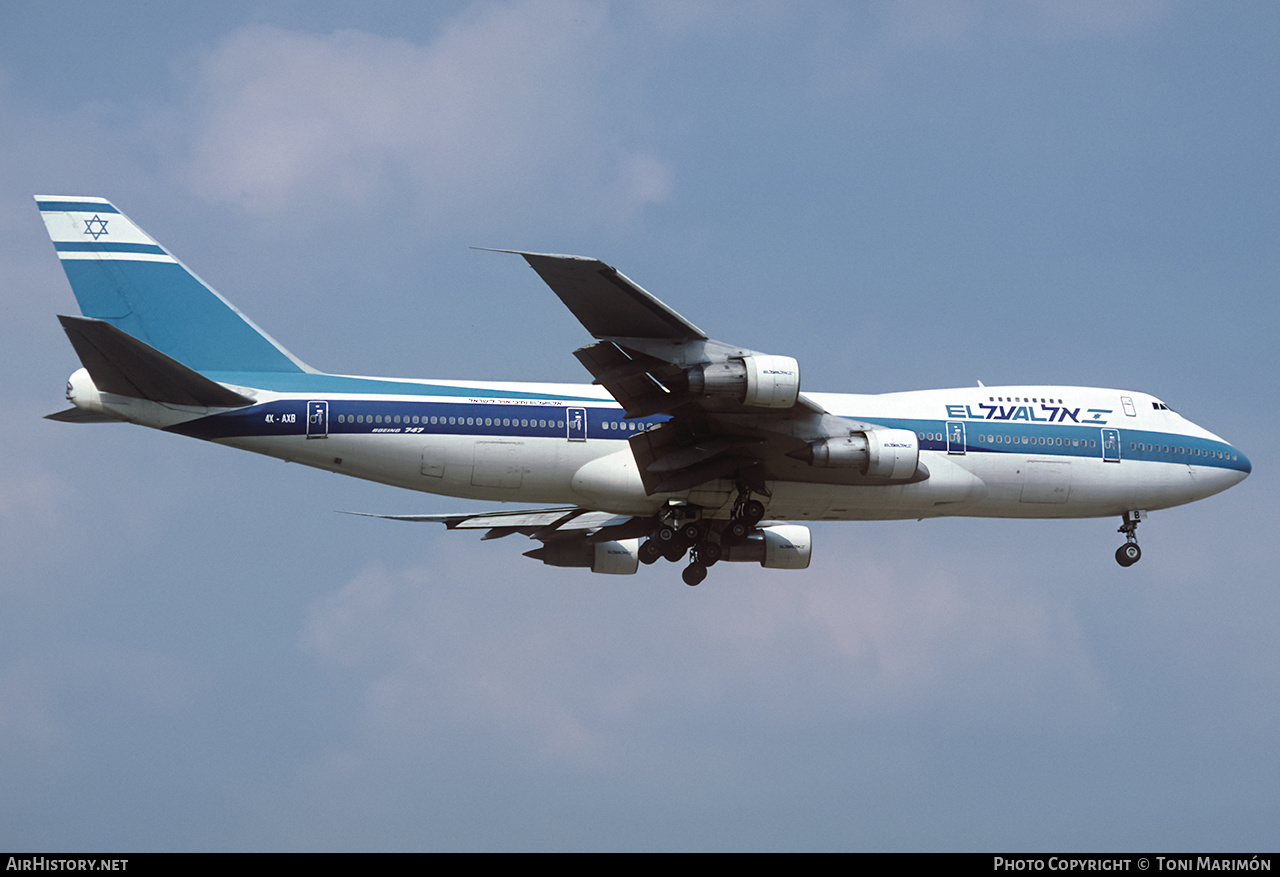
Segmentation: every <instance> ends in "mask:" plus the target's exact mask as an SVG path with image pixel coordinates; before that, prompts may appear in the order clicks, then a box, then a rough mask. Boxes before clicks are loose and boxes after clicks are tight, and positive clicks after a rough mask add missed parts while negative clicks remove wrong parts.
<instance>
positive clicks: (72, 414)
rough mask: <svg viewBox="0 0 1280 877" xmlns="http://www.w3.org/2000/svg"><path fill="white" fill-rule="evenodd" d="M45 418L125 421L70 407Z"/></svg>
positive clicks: (67, 420)
mask: <svg viewBox="0 0 1280 877" xmlns="http://www.w3.org/2000/svg"><path fill="white" fill-rule="evenodd" d="M44 419H45V420H57V421H59V422H61V423H124V422H125V421H123V420H121V419H120V418H119V417H112V416H111V415H110V414H100V413H99V412H97V411H85V410H84V409H83V408H68V409H66V410H65V411H58V412H56V413H54V414H46V415H45V416H44Z"/></svg>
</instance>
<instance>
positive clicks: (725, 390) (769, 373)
mask: <svg viewBox="0 0 1280 877" xmlns="http://www.w3.org/2000/svg"><path fill="white" fill-rule="evenodd" d="M687 377H688V379H689V390H690V392H692V393H695V394H697V395H701V396H733V397H736V398H737V399H738V400H739V401H740V402H742V404H744V405H751V406H753V407H756V408H790V407H791V406H792V405H794V404H796V399H797V398H798V397H799V395H800V364H799V363H798V362H796V361H795V360H794V359H792V358H791V357H790V356H773V355H770V354H764V353H757V354H752V355H751V356H744V357H741V358H739V359H729V360H725V361H724V362H709V363H705V364H703V365H700V366H697V367H695V368H692V369H690V370H689V371H688V373H687Z"/></svg>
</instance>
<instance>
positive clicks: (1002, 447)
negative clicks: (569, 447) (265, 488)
mask: <svg viewBox="0 0 1280 877" xmlns="http://www.w3.org/2000/svg"><path fill="white" fill-rule="evenodd" d="M241 377H243V376H241ZM300 377H307V378H317V379H319V378H331V377H332V376H330V375H303V376H300ZM346 380H348V381H351V382H360V383H361V384H362V386H363V387H364V388H365V389H366V390H367V389H368V388H369V385H368V384H367V383H364V381H365V379H362V378H347V379H346ZM386 383H390V382H386ZM392 386H393V387H394V388H395V389H396V391H397V392H398V393H399V394H403V395H407V394H409V393H412V392H414V391H415V390H416V391H417V392H421V393H424V394H425V393H427V392H430V393H432V394H433V395H445V393H443V392H442V391H443V390H450V391H453V392H455V393H457V394H465V395H468V396H473V397H474V396H487V397H489V398H499V397H500V395H499V394H497V393H494V392H492V391H489V390H482V389H478V388H475V387H450V388H441V387H430V386H429V385H428V386H423V385H419V386H417V387H415V385H413V384H408V385H401V384H392ZM504 395H505V397H506V398H510V399H512V402H513V404H508V405H503V404H494V403H477V402H452V401H430V402H428V401H415V400H380V399H369V398H363V399H362V398H347V399H329V400H304V399H289V400H280V401H276V402H269V403H265V404H262V405H254V406H252V407H249V408H241V409H238V410H236V411H230V412H226V413H224V414H216V415H212V416H210V417H202V418H199V419H197V420H192V421H188V422H186V423H182V424H178V425H176V426H172V427H169V429H170V431H172V432H178V433H182V434H184V435H189V436H194V437H196V438H202V439H212V440H217V439H227V438H242V437H261V436H290V435H293V436H298V435H305V434H307V432H308V428H307V412H308V405H309V404H314V403H315V402H321V401H323V402H324V404H325V406H326V412H327V419H326V422H325V423H324V424H323V425H322V426H321V427H320V428H319V431H320V432H322V433H323V434H326V435H374V434H377V435H397V434H399V435H418V436H422V437H429V436H436V435H441V436H452V435H469V436H477V437H485V438H511V439H522V438H537V437H543V438H560V439H567V438H568V419H569V416H570V415H571V413H572V412H578V411H581V412H583V413H584V415H585V421H586V428H585V433H583V434H584V435H585V437H586V438H590V439H592V440H600V439H614V440H619V441H621V440H625V439H627V438H629V437H630V436H632V435H634V434H635V433H636V432H638V431H642V430H644V429H647V428H651V427H653V426H656V425H657V424H660V423H662V422H664V421H665V420H667V419H668V418H667V417H666V416H665V415H656V416H652V417H644V418H636V419H634V420H626V419H624V417H623V414H622V411H621V410H620V409H618V408H614V407H601V400H599V399H590V400H586V399H583V400H573V399H572V398H571V397H557V396H547V395H544V394H535V393H529V394H523V396H521V395H519V394H515V393H511V394H504ZM566 399H568V400H569V401H567V402H566V401H565V400H566ZM522 401H524V402H526V404H520V403H521V402H522ZM537 401H541V402H544V403H546V404H543V405H539V404H528V403H530V402H537ZM574 401H577V402H580V403H582V404H580V405H574V404H573V402H574ZM874 422H875V423H877V424H879V425H881V426H885V427H889V428H892V429H909V430H911V431H913V432H915V433H916V435H917V441H918V443H919V446H920V450H921V451H934V452H941V453H946V452H948V451H949V450H957V448H956V447H954V446H951V447H949V446H948V442H947V423H948V421H945V420H918V419H910V420H908V419H899V418H874ZM952 422H954V421H952ZM973 426H975V424H967V427H970V428H967V429H966V435H965V444H964V453H966V454H1021V455H1024V456H1025V455H1035V456H1037V457H1044V456H1059V457H1064V458H1079V459H1089V460H1101V459H1103V458H1104V456H1106V455H1105V454H1104V448H1103V438H1102V430H1104V429H1105V430H1115V431H1116V432H1118V433H1119V439H1120V448H1119V457H1120V459H1121V460H1143V461H1150V462H1159V463H1178V464H1183V465H1193V466H1209V467H1215V468H1223V469H1236V470H1240V471H1245V472H1247V471H1250V469H1251V464H1250V463H1249V460H1248V459H1247V458H1246V457H1244V455H1242V454H1240V453H1239V452H1238V451H1236V450H1235V448H1233V447H1231V446H1230V445H1228V444H1226V443H1225V442H1220V441H1213V440H1209V439H1202V438H1196V437H1192V436H1186V435H1181V434H1178V433H1158V432H1151V431H1144V430H1131V429H1120V428H1118V427H1106V426H1102V427H1098V426H1075V425H1072V426H1062V425H1055V426H1038V425H1037V426H1032V425H1023V424H1001V425H1000V427H999V429H998V430H997V431H991V432H988V431H986V430H983V431H979V430H977V429H973V428H971V427H973ZM311 431H312V432H315V431H317V430H316V429H314V428H313V429H312V430H311ZM575 435H576V434H575ZM1112 453H1114V449H1112Z"/></svg>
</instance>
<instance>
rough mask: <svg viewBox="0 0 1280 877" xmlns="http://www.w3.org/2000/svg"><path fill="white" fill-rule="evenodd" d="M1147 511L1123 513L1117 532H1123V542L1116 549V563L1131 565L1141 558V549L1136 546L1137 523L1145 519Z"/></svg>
mask: <svg viewBox="0 0 1280 877" xmlns="http://www.w3.org/2000/svg"><path fill="white" fill-rule="evenodd" d="M1146 518H1147V513H1146V512H1144V511H1132V512H1125V513H1124V523H1123V524H1121V525H1120V529H1119V530H1117V531H1116V532H1117V533H1123V534H1124V538H1125V543H1124V544H1123V545H1121V546H1120V547H1119V548H1117V549H1116V563H1118V564H1120V565H1121V566H1133V565H1134V564H1135V563H1137V562H1138V561H1139V560H1141V559H1142V549H1141V548H1139V547H1138V524H1140V523H1142V522H1143V521H1145V520H1146Z"/></svg>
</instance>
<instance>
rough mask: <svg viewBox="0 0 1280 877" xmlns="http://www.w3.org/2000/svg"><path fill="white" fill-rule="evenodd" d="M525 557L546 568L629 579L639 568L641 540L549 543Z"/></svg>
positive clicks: (528, 552)
mask: <svg viewBox="0 0 1280 877" xmlns="http://www.w3.org/2000/svg"><path fill="white" fill-rule="evenodd" d="M524 556H525V557H532V558H534V559H535V560H541V561H542V562H543V563H545V564H547V565H548V566H586V567H590V568H591V571H592V572H598V573H604V574H605V575H614V576H629V575H634V574H635V571H636V570H637V569H639V568H640V540H639V539H619V540H617V541H614V542H548V543H546V544H545V545H543V546H542V547H541V548H535V549H534V550H532V551H526V552H525V555H524Z"/></svg>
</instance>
